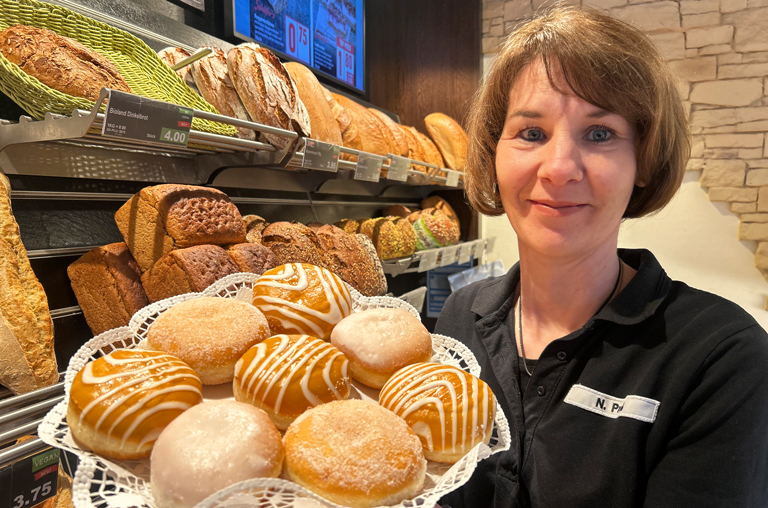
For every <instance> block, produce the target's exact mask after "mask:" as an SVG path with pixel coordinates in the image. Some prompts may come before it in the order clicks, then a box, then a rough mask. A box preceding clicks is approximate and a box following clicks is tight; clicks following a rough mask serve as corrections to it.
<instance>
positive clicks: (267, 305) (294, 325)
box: [253, 263, 352, 341]
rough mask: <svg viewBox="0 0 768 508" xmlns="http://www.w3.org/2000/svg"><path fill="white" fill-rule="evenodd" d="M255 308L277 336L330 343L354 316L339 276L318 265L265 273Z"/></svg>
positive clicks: (283, 267)
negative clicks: (333, 332) (342, 324)
mask: <svg viewBox="0 0 768 508" xmlns="http://www.w3.org/2000/svg"><path fill="white" fill-rule="evenodd" d="M253 304H254V305H255V306H256V307H258V308H259V310H261V312H263V313H264V315H265V316H266V317H267V321H269V327H270V329H271V330H272V333H273V334H274V335H277V334H281V333H285V334H299V335H312V336H313V337H319V338H321V339H323V340H326V341H327V340H328V339H329V338H330V336H331V330H333V327H334V326H336V324H337V323H338V322H339V321H341V320H342V319H344V318H345V317H347V316H349V315H350V314H351V313H352V296H351V295H350V294H349V290H348V289H347V286H346V285H345V284H344V281H342V280H341V279H340V278H339V277H338V276H337V275H336V274H334V273H332V272H330V271H328V270H326V269H325V268H321V267H319V266H315V265H308V264H303V263H288V264H285V265H280V266H278V267H277V268H273V269H272V270H269V271H267V272H265V273H264V274H263V275H262V276H261V277H259V280H258V281H257V282H256V284H255V285H254V287H253Z"/></svg>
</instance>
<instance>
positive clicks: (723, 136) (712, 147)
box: [483, 0, 768, 279]
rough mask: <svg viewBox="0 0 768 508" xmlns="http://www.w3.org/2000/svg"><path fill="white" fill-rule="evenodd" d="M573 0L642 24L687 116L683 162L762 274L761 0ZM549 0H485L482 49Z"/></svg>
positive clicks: (764, 19) (767, 203)
mask: <svg viewBox="0 0 768 508" xmlns="http://www.w3.org/2000/svg"><path fill="white" fill-rule="evenodd" d="M580 1H582V2H584V5H588V6H591V7H594V8H597V9H600V10H603V11H604V12H607V13H608V14H610V15H612V16H616V17H617V18H620V19H623V20H625V21H627V22H629V23H632V24H634V25H635V26H637V27H638V28H640V29H641V30H643V31H644V32H645V33H646V34H648V36H649V37H650V38H651V40H653V42H654V43H655V44H656V45H657V47H658V48H659V50H660V51H661V53H662V54H663V55H664V57H665V58H666V60H667V61H668V62H669V66H670V68H671V69H672V72H673V73H674V74H675V75H676V76H677V77H678V82H679V90H680V94H681V96H682V98H683V101H684V105H685V108H686V111H687V112H688V114H689V115H690V120H691V131H692V135H693V150H692V153H691V159H690V161H689V162H688V166H687V169H688V170H691V171H700V172H701V178H700V183H701V186H702V187H704V188H705V189H706V190H707V192H708V195H709V199H710V200H711V201H723V202H727V203H728V206H729V208H730V210H731V212H733V213H735V214H737V215H738V216H739V219H740V226H739V231H738V238H739V239H741V240H752V241H755V242H758V243H757V250H756V254H755V265H756V266H757V268H758V269H759V270H760V271H761V272H762V274H763V276H764V277H765V278H766V279H768V0H680V1H669V0H659V1H646V0H639V1H638V0H580ZM550 3H551V2H549V1H547V0H511V1H506V2H505V1H503V0H484V1H483V53H484V56H485V57H486V58H488V57H490V56H492V55H493V54H494V53H495V52H496V51H497V48H498V46H499V44H500V43H502V42H503V39H504V36H506V35H507V34H509V33H510V32H511V31H512V30H513V29H514V27H515V26H516V25H517V24H518V23H519V22H520V20H521V19H523V18H525V17H526V16H530V15H531V14H532V13H534V12H535V11H536V10H538V9H541V8H544V7H546V6H547V5H549V4H550ZM571 3H575V2H571ZM734 236H735V235H734Z"/></svg>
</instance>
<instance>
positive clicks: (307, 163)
mask: <svg viewBox="0 0 768 508" xmlns="http://www.w3.org/2000/svg"><path fill="white" fill-rule="evenodd" d="M305 141H306V142H305V144H304V160H303V161H302V163H301V165H302V166H304V167H305V168H310V169H317V170H320V171H330V172H331V173H335V172H336V171H338V169H339V147H338V146H336V145H332V144H330V143H323V142H322V141H317V140H315V139H306V140H305Z"/></svg>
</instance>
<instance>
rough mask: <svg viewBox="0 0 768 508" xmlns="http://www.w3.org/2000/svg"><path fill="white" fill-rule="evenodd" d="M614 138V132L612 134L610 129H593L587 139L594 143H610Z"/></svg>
mask: <svg viewBox="0 0 768 508" xmlns="http://www.w3.org/2000/svg"><path fill="white" fill-rule="evenodd" d="M612 137H613V132H611V131H610V129H603V128H597V129H593V130H591V131H589V134H587V139H589V140H590V141H594V142H595V143H605V142H606V141H610V140H611V138H612Z"/></svg>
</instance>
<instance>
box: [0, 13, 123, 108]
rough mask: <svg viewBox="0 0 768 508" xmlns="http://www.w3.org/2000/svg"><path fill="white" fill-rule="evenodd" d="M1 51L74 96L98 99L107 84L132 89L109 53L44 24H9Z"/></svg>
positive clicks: (1, 40) (1, 39)
mask: <svg viewBox="0 0 768 508" xmlns="http://www.w3.org/2000/svg"><path fill="white" fill-rule="evenodd" d="M0 53H2V54H3V56H5V57H6V58H7V59H8V60H9V61H10V62H11V63H14V64H16V65H18V66H19V68H20V69H21V70H22V71H24V72H25V73H27V74H29V75H30V76H32V77H34V78H37V79H38V80H39V81H40V82H41V83H43V84H44V85H46V86H49V87H50V88H53V89H54V90H58V91H59V92H62V93H65V94H68V95H71V96H73V97H82V98H85V99H88V100H91V101H95V100H96V99H97V98H98V97H99V93H100V92H101V89H102V88H104V87H106V88H112V89H114V90H122V91H124V92H130V91H131V88H130V87H129V86H128V83H126V82H125V79H123V77H122V76H121V75H120V72H119V71H118V70H117V67H115V65H114V64H113V63H112V62H110V61H109V60H108V59H107V58H106V57H104V56H102V55H100V54H99V53H97V52H96V51H93V50H91V49H88V48H86V47H85V46H83V45H82V44H80V43H79V42H77V41H75V40H73V39H70V38H69V37H62V36H60V35H58V34H56V33H54V32H52V31H50V30H46V29H44V28H35V27H32V26H26V25H14V26H11V27H8V28H6V29H5V30H3V31H2V32H0Z"/></svg>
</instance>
